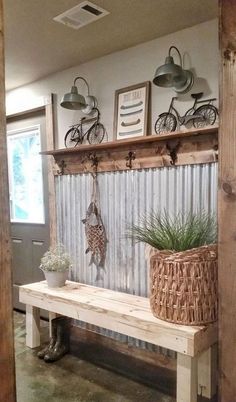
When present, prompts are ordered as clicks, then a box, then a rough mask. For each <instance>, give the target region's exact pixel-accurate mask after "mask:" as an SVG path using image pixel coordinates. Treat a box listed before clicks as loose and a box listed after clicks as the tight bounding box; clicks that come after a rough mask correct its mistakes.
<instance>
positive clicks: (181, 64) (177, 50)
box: [169, 46, 183, 68]
mask: <svg viewBox="0 0 236 402" xmlns="http://www.w3.org/2000/svg"><path fill="white" fill-rule="evenodd" d="M172 49H175V50H176V52H177V53H178V55H179V60H180V66H181V67H182V68H183V62H182V57H181V54H180V51H179V49H177V47H176V46H171V47H170V48H169V56H170V55H171V50H172Z"/></svg>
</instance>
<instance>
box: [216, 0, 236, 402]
mask: <svg viewBox="0 0 236 402" xmlns="http://www.w3.org/2000/svg"><path fill="white" fill-rule="evenodd" d="M220 51H221V77H220V129H219V199H218V222H219V362H220V364H219V386H220V401H221V402H232V401H236V364H235V362H236V1H235V0H220Z"/></svg>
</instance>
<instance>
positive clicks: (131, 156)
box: [125, 151, 135, 169]
mask: <svg viewBox="0 0 236 402" xmlns="http://www.w3.org/2000/svg"><path fill="white" fill-rule="evenodd" d="M125 159H126V160H127V162H126V166H127V167H128V168H130V169H132V161H134V160H135V152H133V151H130V152H129V153H128V155H127V156H126V158H125Z"/></svg>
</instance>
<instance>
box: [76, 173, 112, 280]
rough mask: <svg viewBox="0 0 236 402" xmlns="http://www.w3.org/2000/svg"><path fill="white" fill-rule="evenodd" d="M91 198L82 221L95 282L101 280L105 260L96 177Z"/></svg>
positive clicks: (104, 244)
mask: <svg viewBox="0 0 236 402" xmlns="http://www.w3.org/2000/svg"><path fill="white" fill-rule="evenodd" d="M93 180H94V182H93V196H92V201H91V203H90V205H89V207H88V209H87V212H86V218H85V219H83V220H82V222H83V223H84V224H85V235H86V238H87V242H88V248H87V250H86V254H87V253H88V252H91V253H92V254H91V259H90V263H89V265H92V264H94V265H95V266H96V268H97V277H96V281H99V280H101V279H103V274H102V271H103V270H104V264H105V258H106V243H107V238H106V232H105V227H104V225H103V222H102V218H101V215H100V212H99V200H98V194H97V192H98V189H97V180H96V177H94V178H93Z"/></svg>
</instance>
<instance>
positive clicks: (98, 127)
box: [88, 123, 105, 144]
mask: <svg viewBox="0 0 236 402" xmlns="http://www.w3.org/2000/svg"><path fill="white" fill-rule="evenodd" d="M104 135H105V128H104V126H103V124H101V123H97V124H94V126H92V127H91V128H90V130H89V133H88V142H89V144H99V143H100V142H102V140H103V138H104Z"/></svg>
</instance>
